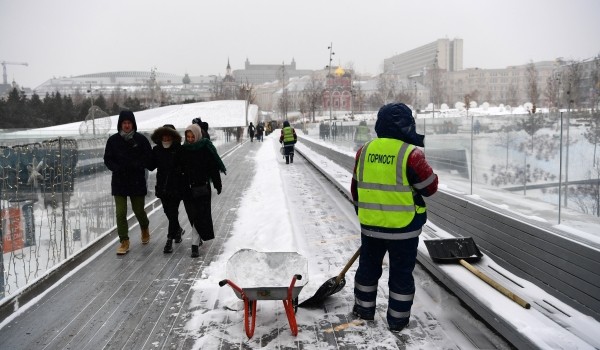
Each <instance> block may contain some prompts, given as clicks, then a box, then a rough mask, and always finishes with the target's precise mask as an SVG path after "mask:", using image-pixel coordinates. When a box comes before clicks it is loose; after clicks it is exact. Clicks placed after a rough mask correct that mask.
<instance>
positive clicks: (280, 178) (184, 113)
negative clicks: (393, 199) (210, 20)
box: [5, 101, 600, 348]
mask: <svg viewBox="0 0 600 350" xmlns="http://www.w3.org/2000/svg"><path fill="white" fill-rule="evenodd" d="M212 104H213V105H211V106H210V108H209V107H208V106H207V105H206V104H204V103H199V104H190V105H182V106H168V107H163V108H161V109H156V110H151V111H143V112H137V113H136V117H137V123H138V128H139V129H140V130H146V131H151V130H153V129H154V128H156V127H158V126H162V125H163V124H166V123H170V124H174V125H175V126H176V127H177V128H179V129H183V128H185V126H186V125H188V124H189V122H190V121H191V119H192V118H195V117H202V119H203V120H205V121H207V122H209V124H210V125H211V127H215V128H216V127H226V126H239V125H244V123H245V120H244V119H245V114H244V112H245V110H244V107H245V105H244V101H230V102H220V103H218V104H214V103H212ZM228 104H231V106H229V105H228ZM217 105H220V106H221V108H217V107H216V106H217ZM251 107H252V106H251ZM251 111H253V113H251V117H250V118H255V116H256V114H255V112H256V111H255V110H253V109H252V108H251ZM371 118H372V116H371ZM112 119H114V120H113V121H112V122H113V124H112V128H111V130H112V129H116V127H115V123H116V117H115V116H113V117H111V120H112ZM365 119H367V117H365ZM250 120H255V119H250ZM371 121H372V119H371ZM79 127H80V123H74V124H72V125H63V126H60V127H54V129H52V128H45V129H44V130H43V131H40V130H35V131H31V132H29V133H28V132H21V133H20V134H19V135H18V136H19V137H23V138H30V137H31V138H33V137H39V136H42V135H43V136H45V137H49V136H56V135H57V133H60V134H61V135H64V136H72V135H77V134H78V132H79ZM114 131H115V130H112V131H111V132H114ZM312 135H314V140H315V142H322V141H319V140H318V139H317V138H316V134H314V133H313V134H312ZM11 136H17V135H11ZM308 137H311V135H310V133H309V136H308ZM429 139H433V136H428V139H426V143H427V141H428V140H429ZM486 141H488V143H492V141H493V138H491V137H490V138H489V139H488V138H485V137H481V136H480V137H479V138H478V142H480V143H483V142H486ZM324 144H328V145H329V146H330V147H335V148H337V149H339V150H341V151H342V152H345V153H347V154H349V155H353V154H354V150H353V145H352V144H351V142H348V143H342V144H336V145H332V144H331V143H324ZM258 145H260V149H259V150H258V151H257V153H256V164H257V167H256V173H255V175H254V180H253V183H252V185H251V186H250V188H248V189H247V190H246V191H245V192H244V194H243V197H242V199H241V201H240V205H239V207H238V221H236V222H235V223H234V232H233V235H232V239H231V240H229V241H228V242H226V244H225V248H224V252H223V254H222V255H221V257H220V259H219V260H218V261H216V262H215V263H213V264H212V265H210V266H208V267H207V268H206V270H205V272H204V275H203V276H202V278H201V279H200V280H198V281H197V282H196V285H195V287H194V289H195V290H196V291H197V292H198V294H197V297H198V298H199V299H198V300H197V302H198V303H206V301H207V300H206V299H209V301H210V300H212V301H214V300H215V299H219V300H220V304H221V305H225V306H226V308H220V309H215V310H209V311H208V312H204V311H198V312H195V313H194V314H193V317H192V318H191V319H190V321H189V322H188V324H187V325H186V328H187V329H188V330H190V331H193V330H194V329H198V328H199V327H200V326H201V325H203V324H205V323H206V322H219V321H221V320H224V319H226V318H231V317H240V316H241V313H240V312H239V309H240V307H241V305H240V304H241V301H240V300H239V299H238V298H237V297H236V296H235V294H234V293H233V292H232V291H231V290H228V289H226V288H219V287H218V284H217V283H218V281H219V280H221V279H223V278H225V277H226V274H225V271H226V270H227V261H228V259H229V258H230V257H231V256H232V255H233V254H234V253H235V252H236V251H238V250H240V249H248V248H250V249H256V250H260V251H289V252H298V253H300V254H303V255H306V256H310V257H312V259H311V260H310V261H309V263H308V271H307V274H308V280H305V281H304V282H303V283H306V286H305V288H304V290H303V292H302V295H303V296H308V295H312V294H313V293H314V292H315V291H316V288H318V286H319V285H320V284H321V283H322V282H324V281H325V280H327V279H328V278H330V277H332V276H335V275H337V273H338V272H339V271H323V270H321V267H320V266H318V261H323V260H327V259H330V258H331V257H330V255H329V254H332V251H331V250H328V248H325V247H326V246H327V245H329V244H332V243H333V242H337V243H339V242H342V243H343V244H345V245H350V246H355V247H356V248H357V247H358V244H359V242H360V241H359V238H358V236H357V234H355V233H354V232H358V223H357V220H356V217H355V215H354V213H353V210H352V208H351V207H350V206H349V205H348V206H340V207H336V208H328V209H331V210H335V211H336V212H337V215H339V216H340V217H341V219H340V218H339V217H332V216H330V214H329V213H328V211H327V210H326V211H323V212H312V211H310V210H309V209H308V208H311V207H318V205H319V204H322V203H320V202H318V199H313V195H310V193H312V192H310V191H311V190H313V191H314V189H311V186H313V184H312V182H310V181H312V180H314V179H312V178H311V179H308V180H306V179H304V178H303V177H304V176H305V174H298V173H297V172H295V170H294V168H293V167H287V168H281V167H280V166H279V165H280V164H281V161H280V159H281V158H280V157H281V156H279V155H278V153H277V152H278V150H277V147H278V145H277V143H276V141H275V139H273V137H270V138H266V140H265V142H264V144H258ZM258 145H257V146H258ZM299 147H301V146H300V145H299ZM578 153H585V152H578ZM477 154H478V153H477V152H475V155H476V156H477V157H481V159H482V160H485V158H486V157H488V158H489V156H488V155H487V154H485V153H480V154H479V155H477ZM588 155H589V152H588ZM314 157H315V159H316V162H318V163H319V166H320V167H321V168H323V169H325V171H327V172H328V173H330V174H332V176H333V177H335V178H336V179H338V181H339V183H340V186H342V187H344V188H349V183H350V179H351V174H349V172H348V171H347V170H346V169H342V168H340V167H339V166H337V165H336V164H334V163H333V162H331V161H328V160H327V159H319V158H318V155H314ZM474 159H476V158H474ZM572 162H576V161H574V160H572ZM575 164H581V163H575ZM577 168H581V167H580V166H578V167H577ZM289 178H292V179H294V180H295V181H297V182H301V181H309V182H310V183H311V185H308V184H306V185H304V184H300V185H299V186H298V187H297V188H295V189H291V186H286V181H289ZM317 183H318V182H317ZM323 188H325V187H324V186H322V185H319V187H318V188H317V191H319V190H321V191H324V190H323ZM440 188H441V189H443V190H448V191H459V192H461V193H467V194H469V193H471V187H470V183H469V182H465V181H464V179H461V178H460V177H459V176H453V175H452V174H447V176H445V177H442V178H441V179H440ZM475 188H476V191H473V192H474V193H473V194H472V196H473V197H474V198H475V197H480V198H483V199H484V200H487V201H489V202H491V203H495V204H496V205H498V206H502V207H503V208H510V209H513V208H514V209H515V210H517V209H518V210H521V209H524V210H526V212H525V213H524V214H523V215H528V216H530V217H534V216H537V217H539V218H540V220H548V221H550V222H552V219H551V218H547V217H546V215H542V214H539V213H540V212H544V213H548V212H550V213H551V212H553V211H555V208H556V207H555V206H553V205H550V204H548V203H544V202H541V201H539V200H537V199H533V200H527V201H526V202H525V201H524V197H523V196H516V197H515V194H513V193H508V192H506V193H505V192H503V191H498V190H497V189H495V188H493V187H490V186H476V187H475ZM274 189H277V190H274ZM528 192H530V191H528ZM307 194H309V195H307ZM325 195H326V193H325ZM315 198H316V197H315ZM299 206H300V208H305V209H306V210H305V211H300V212H303V214H299V210H298V208H299ZM257 208H260V210H257ZM53 215H55V218H58V219H59V220H60V217H61V215H62V214H61V212H60V211H57V212H53ZM569 215H570V216H569V218H572V219H570V220H571V221H566V222H564V221H563V222H562V224H561V225H557V226H558V227H560V228H562V229H564V230H568V231H569V232H572V233H576V234H581V235H585V236H586V237H587V238H588V239H593V240H595V241H597V240H598V237H597V234H598V232H600V231H598V230H597V227H598V226H595V225H591V224H589V222H591V221H592V220H588V219H589V216H588V215H584V214H577V213H570V214H569ZM577 218H580V219H581V220H577ZM46 220H48V221H52V219H50V218H47V219H46ZM315 221H316V222H318V223H319V224H320V225H321V226H322V227H323V230H322V231H321V230H318V231H317V232H306V227H310V225H307V222H310V223H313V222H315ZM340 221H343V222H344V225H348V227H347V228H348V231H349V232H347V233H345V234H343V235H339V234H332V233H331V232H332V231H336V230H337V228H336V230H332V229H331V227H330V226H329V225H332V224H337V223H339V222H340ZM54 225H56V223H55V224H54ZM58 225H60V223H59V224H58ZM249 228H251V229H249ZM264 232H277V233H278V234H277V235H275V236H274V235H265V234H264ZM306 239H311V240H317V241H321V242H322V245H323V246H324V248H323V250H321V251H312V250H311V251H309V249H308V247H307V244H306ZM51 253H52V251H49V253H48V255H50V254H51ZM47 258H48V257H47V256H41V257H38V258H37V259H42V260H43V259H47ZM17 260H18V259H16V260H15V259H13V260H12V261H17ZM58 260H59V261H60V258H59V259H58ZM5 261H6V259H5ZM51 267H52V266H46V267H42V268H41V272H42V273H43V271H44V270H45V269H48V268H51ZM18 268H19V269H25V268H26V266H25V265H24V266H22V267H21V266H19V267H18ZM36 268H37V269H40V267H36ZM454 273H455V274H458V275H459V277H458V278H466V279H467V280H466V283H473V281H472V280H470V279H469V278H470V277H467V276H463V277H460V274H461V273H463V272H462V271H455V272H454ZM415 274H417V275H419V278H420V280H421V285H420V286H418V287H417V288H422V290H423V289H427V290H428V292H427V293H419V292H417V294H418V295H419V294H421V295H423V297H425V295H431V294H433V295H436V294H437V292H435V291H434V292H431V291H430V289H431V288H436V286H435V283H434V282H432V281H431V280H429V279H428V277H427V274H426V273H424V272H422V271H419V270H417V271H416V272H415ZM348 275H349V276H352V275H353V274H352V273H351V272H349V273H348ZM384 275H385V273H384ZM385 282H386V281H385V280H382V281H381V284H382V285H385ZM522 282H523V283H524V284H527V281H522ZM352 284H353V283H352V281H351V278H349V282H348V286H347V287H346V288H345V290H346V292H347V291H351V289H352ZM437 288H439V287H437ZM529 290H533V291H535V290H536V289H535V287H534V286H531V287H530V288H529ZM532 293H533V294H529V295H527V297H529V298H536V297H537V296H536V295H535V292H532ZM440 294H441V293H440ZM341 295H342V296H343V294H341ZM540 295H541V292H540ZM484 297H485V298H487V299H489V300H490V302H497V303H498V305H504V306H505V308H504V309H502V307H500V308H499V309H498V312H499V313H503V312H507V313H510V312H513V311H514V309H513V308H512V306H510V305H507V304H505V300H503V299H502V298H500V299H497V298H498V296H497V295H495V293H490V295H484ZM419 298H420V297H419ZM434 299H435V298H434ZM418 302H419V300H417V302H416V303H415V310H414V311H415V315H416V316H418V315H419V313H422V312H424V310H423V309H420V308H419V303H418ZM423 302H424V303H425V302H426V301H425V300H424V299H423ZM430 302H431V301H427V303H430ZM435 302H437V304H436V303H435ZM379 303H382V304H385V303H386V302H385V300H378V304H379ZM209 304H210V303H209ZM270 304H271V303H267V302H265V303H263V304H261V306H260V308H261V311H260V318H259V321H258V324H257V330H256V332H257V333H258V332H261V333H262V332H269V331H270V330H271V329H273V328H276V327H280V326H281V325H276V324H274V322H275V321H274V318H273V317H272V316H270V315H274V314H276V313H277V312H281V310H280V309H281V305H280V303H273V304H275V305H270ZM456 304H458V301H456V300H441V301H440V300H434V304H427V305H428V306H427V307H436V308H440V309H441V310H442V311H443V312H441V314H443V315H445V316H444V317H448V318H453V317H461V318H463V317H470V316H468V315H467V316H465V315H457V314H456V310H457V309H458V308H454V307H453V305H456ZM432 305H435V306H432ZM277 310H279V311H277ZM348 311H349V310H348ZM571 311H572V312H573V313H572V315H575V316H576V320H575V332H577V333H582V334H585V333H586V332H589V334H594V330H595V329H598V328H597V327H598V324H597V323H596V322H595V321H594V320H591V319H590V318H589V317H585V316H583V315H580V314H578V313H577V312H575V311H574V310H571ZM322 316H323V315H322V314H319V313H317V312H316V311H315V312H313V311H304V310H303V311H302V312H300V313H299V314H298V322H299V324H303V323H310V322H314V321H315V320H316V319H318V318H319V317H322ZM506 317H511V316H510V315H507V316H506ZM538 321H539V320H536V319H528V318H523V319H517V320H515V322H522V324H523V329H524V331H527V332H529V333H534V334H536V337H539V341H540V344H541V347H546V346H548V347H558V348H587V346H588V345H587V344H585V343H583V342H581V340H579V339H578V338H577V337H574V336H573V334H571V333H568V332H567V333H565V334H563V333H560V332H556V331H554V333H552V334H548V332H552V331H549V330H547V329H549V328H547V327H550V326H549V325H548V324H544V323H537V324H536V323H535V322H538ZM474 322H476V321H474ZM570 322H571V323H572V324H573V322H574V321H573V319H571V321H570ZM238 326H239V327H238ZM357 327H364V325H362V326H361V325H358V326H357ZM446 331H447V332H451V330H446ZM369 332H370V334H371V336H372V337H373V338H374V339H375V340H376V341H378V343H379V344H383V345H382V346H387V345H389V348H394V346H395V345H393V344H394V342H392V339H391V338H390V337H391V335H390V333H389V332H388V331H387V328H386V327H385V322H381V320H380V322H378V323H377V325H376V327H375V328H369ZM226 335H228V336H235V337H239V338H240V339H241V338H243V337H245V334H243V327H242V326H241V324H237V326H236V327H231V329H228V330H227V334H226ZM220 336H223V335H222V334H215V333H208V334H206V335H204V336H200V337H199V338H198V339H197V343H196V346H197V348H204V347H205V346H210V345H211V344H212V342H214V341H216V340H218V338H219V337H220ZM281 336H282V337H284V341H283V342H285V341H286V339H287V340H288V341H289V342H290V343H292V342H293V341H294V338H293V337H292V336H291V335H285V334H282V335H281ZM298 336H299V337H302V339H303V340H307V341H308V340H309V339H308V337H312V336H313V335H312V334H303V333H302V332H300V334H299V335H298ZM285 337H289V339H288V338H285ZM454 338H456V339H460V337H459V336H458V334H456V335H455V336H453V339H454ZM552 342H555V343H552ZM314 344H315V348H318V347H319V346H320V344H319V343H314ZM386 344H387V345H386ZM591 344H596V345H595V346H596V347H598V346H600V345H599V344H598V343H594V341H593V340H592V342H591ZM321 345H322V344H321ZM553 345H556V346H553ZM569 345H572V347H571V346H569ZM440 346H441V344H438V343H435V341H434V340H431V341H427V340H424V341H423V342H422V343H420V344H415V348H438V347H440Z"/></svg>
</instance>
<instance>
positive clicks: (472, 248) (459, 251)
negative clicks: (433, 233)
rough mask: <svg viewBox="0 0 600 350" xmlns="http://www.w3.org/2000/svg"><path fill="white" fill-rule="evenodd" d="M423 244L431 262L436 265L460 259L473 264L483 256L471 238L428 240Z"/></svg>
mask: <svg viewBox="0 0 600 350" xmlns="http://www.w3.org/2000/svg"><path fill="white" fill-rule="evenodd" d="M423 242H424V243H425V246H426V247H427V251H428V252H429V256H431V260H433V261H434V262H436V263H454V262H458V261H459V260H461V259H462V260H465V261H467V262H469V263H474V262H477V261H479V259H481V257H482V256H483V254H481V252H480V251H479V248H477V245H476V244H475V241H474V240H473V238H472V237H457V238H447V239H430V240H424V241H423Z"/></svg>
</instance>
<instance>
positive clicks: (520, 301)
mask: <svg viewBox="0 0 600 350" xmlns="http://www.w3.org/2000/svg"><path fill="white" fill-rule="evenodd" d="M459 262H460V264H461V265H462V266H464V267H466V268H467V269H468V270H469V271H471V272H472V273H473V274H474V275H475V276H477V277H479V278H480V279H481V280H483V281H484V282H485V283H487V284H489V285H490V286H492V287H493V288H494V289H496V290H497V291H499V292H500V293H502V294H504V295H505V296H507V297H508V298H509V299H511V300H512V301H514V302H515V303H517V304H519V305H521V306H522V307H524V308H526V309H529V308H530V307H531V305H530V304H529V303H528V302H526V301H525V300H523V298H521V297H520V296H518V295H516V294H515V293H513V292H511V291H510V290H508V289H507V288H506V287H504V286H502V285H501V284H500V283H498V282H496V281H494V280H493V279H492V278H491V277H489V276H488V275H486V274H485V273H483V272H481V271H480V270H479V269H478V268H476V267H475V266H473V265H471V264H469V263H468V262H466V261H465V260H464V259H460V260H459Z"/></svg>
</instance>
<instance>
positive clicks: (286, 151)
mask: <svg viewBox="0 0 600 350" xmlns="http://www.w3.org/2000/svg"><path fill="white" fill-rule="evenodd" d="M297 140H298V137H297V136H296V130H294V128H292V127H291V126H290V122H288V121H287V120H286V121H284V122H283V129H281V136H279V143H281V144H283V155H284V156H285V164H290V163H293V162H294V145H295V144H296V141H297Z"/></svg>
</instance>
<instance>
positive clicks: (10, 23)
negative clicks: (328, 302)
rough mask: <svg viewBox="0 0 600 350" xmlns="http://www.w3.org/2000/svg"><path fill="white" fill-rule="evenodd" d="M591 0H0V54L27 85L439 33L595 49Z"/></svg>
mask: <svg viewBox="0 0 600 350" xmlns="http://www.w3.org/2000/svg"><path fill="white" fill-rule="evenodd" d="M599 14H600V0H454V1H453V0H418V1H403V0H370V1H369V0H302V1H285V0H279V1H276V0H210V1H207V0H167V1H165V0H162V1H159V0H119V1H117V0H102V1H88V0H52V1H46V0H37V1H36V0H0V61H11V62H27V63H29V66H28V67H25V66H20V65H8V66H7V73H8V80H9V83H10V82H12V80H13V79H15V81H17V83H19V84H21V85H22V86H25V87H30V88H35V87H37V86H38V85H40V84H42V83H43V82H45V81H46V80H47V79H50V78H52V77H61V76H67V77H68V76H76V75H81V74H87V73H98V72H109V71H121V70H136V71H149V70H150V69H151V68H152V67H156V68H157V70H158V71H160V72H165V73H174V74H181V75H183V74H184V73H186V72H187V73H189V74H190V75H210V74H221V75H223V74H224V73H225V66H226V65H227V59H228V58H229V60H230V63H231V67H232V69H234V70H235V69H243V68H244V62H245V60H246V58H248V59H249V60H250V62H251V63H254V64H278V63H281V62H285V63H286V64H289V62H290V61H291V60H292V58H294V59H295V60H296V67H297V68H298V69H319V68H322V67H324V66H325V65H327V64H328V60H329V50H328V49H327V47H328V46H329V43H330V42H333V48H334V52H335V56H334V64H341V65H342V66H348V65H349V64H350V63H352V64H353V65H354V68H355V70H357V71H358V72H361V73H371V74H377V73H380V72H381V70H382V68H383V59H384V58H388V57H391V56H393V55H395V54H398V53H402V52H404V51H408V50H411V49H414V48H416V47H419V46H421V45H425V44H428V43H430V42H433V41H435V40H436V39H439V38H446V37H447V38H449V39H454V38H461V39H463V41H464V51H463V52H464V61H463V63H464V67H465V68H468V67H480V68H503V67H506V66H509V65H518V64H526V63H528V62H530V61H531V60H533V61H542V60H553V59H555V58H557V57H563V58H565V59H575V60H581V59H587V58H591V57H593V56H596V55H598V54H600V20H599V19H598V16H599Z"/></svg>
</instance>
